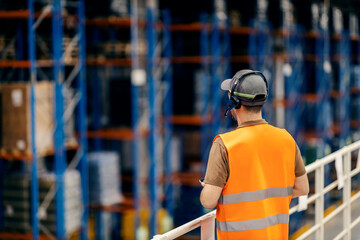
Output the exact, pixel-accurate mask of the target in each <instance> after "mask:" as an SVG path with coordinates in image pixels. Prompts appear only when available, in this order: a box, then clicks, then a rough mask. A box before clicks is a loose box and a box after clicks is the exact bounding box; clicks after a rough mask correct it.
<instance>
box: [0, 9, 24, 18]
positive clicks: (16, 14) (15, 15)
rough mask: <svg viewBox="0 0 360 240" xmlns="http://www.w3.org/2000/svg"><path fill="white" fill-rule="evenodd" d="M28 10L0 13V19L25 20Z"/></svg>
mask: <svg viewBox="0 0 360 240" xmlns="http://www.w3.org/2000/svg"><path fill="white" fill-rule="evenodd" d="M27 17H29V10H17V11H0V18H27Z"/></svg>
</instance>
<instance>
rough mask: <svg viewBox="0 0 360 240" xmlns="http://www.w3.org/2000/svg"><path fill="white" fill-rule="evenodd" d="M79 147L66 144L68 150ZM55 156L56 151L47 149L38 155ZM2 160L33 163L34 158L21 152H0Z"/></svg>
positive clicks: (75, 144)
mask: <svg viewBox="0 0 360 240" xmlns="http://www.w3.org/2000/svg"><path fill="white" fill-rule="evenodd" d="M78 147H79V145H78V144H77V143H74V142H73V143H65V148H66V150H76V149H78ZM54 154H55V149H47V150H44V151H41V152H39V153H38V156H41V157H45V156H51V155H54ZM0 158H3V159H5V160H8V161H13V160H17V161H32V159H33V157H32V154H31V153H23V152H19V151H13V152H7V151H4V150H1V151H0Z"/></svg>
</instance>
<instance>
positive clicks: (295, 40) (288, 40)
mask: <svg viewBox="0 0 360 240" xmlns="http://www.w3.org/2000/svg"><path fill="white" fill-rule="evenodd" d="M284 31H285V32H286V33H288V34H286V36H285V37H284V43H285V52H286V59H285V61H286V63H288V64H290V66H291V68H292V74H291V75H290V76H284V83H285V98H286V106H285V107H286V111H285V128H286V129H287V131H289V133H290V134H291V135H292V136H293V138H294V139H295V140H296V143H297V144H298V146H300V148H301V146H302V145H303V143H304V140H305V139H304V134H301V133H302V131H304V124H303V122H304V121H303V120H302V119H303V118H302V117H301V116H302V114H303V112H304V110H305V109H304V104H300V101H301V97H302V95H303V90H304V88H303V86H304V82H305V78H304V77H305V76H304V71H305V69H304V56H303V53H304V42H303V37H302V36H303V31H302V30H301V29H300V28H299V27H296V26H287V27H285V28H284Z"/></svg>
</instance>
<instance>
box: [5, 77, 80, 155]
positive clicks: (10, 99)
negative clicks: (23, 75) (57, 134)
mask: <svg viewBox="0 0 360 240" xmlns="http://www.w3.org/2000/svg"><path fill="white" fill-rule="evenodd" d="M0 96H1V97H0V98H1V112H0V115H1V116H0V119H1V153H21V154H30V153H31V148H32V142H31V134H32V132H31V106H30V96H31V94H30V83H29V82H17V83H4V84H1V85H0ZM65 102H66V101H65ZM54 109H55V107H54V83H53V82H46V81H43V82H37V83H36V84H35V131H36V133H35V137H36V138H35V144H36V149H37V152H38V154H39V155H45V154H47V153H49V152H52V151H53V148H54V141H53V139H54V138H53V136H54ZM70 127H72V128H73V126H70ZM74 136H75V135H74V129H72V130H70V131H69V130H66V138H67V140H66V142H69V143H71V144H76V140H75V137H74Z"/></svg>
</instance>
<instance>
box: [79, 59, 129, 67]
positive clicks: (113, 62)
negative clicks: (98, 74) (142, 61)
mask: <svg viewBox="0 0 360 240" xmlns="http://www.w3.org/2000/svg"><path fill="white" fill-rule="evenodd" d="M131 63H132V61H131V59H130V58H117V59H105V58H88V59H86V64H87V65H88V66H114V67H131Z"/></svg>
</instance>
